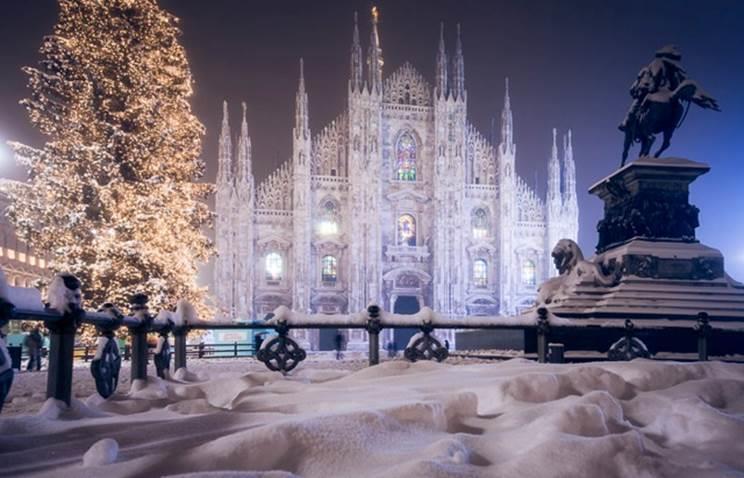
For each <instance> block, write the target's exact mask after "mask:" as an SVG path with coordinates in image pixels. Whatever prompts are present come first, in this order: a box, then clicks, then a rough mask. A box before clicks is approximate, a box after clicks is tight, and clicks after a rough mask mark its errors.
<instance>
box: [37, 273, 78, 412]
mask: <svg viewBox="0 0 744 478" xmlns="http://www.w3.org/2000/svg"><path fill="white" fill-rule="evenodd" d="M57 277H61V276H57ZM63 280H64V286H65V287H66V288H67V289H68V290H69V291H73V292H74V291H77V294H79V293H80V285H81V284H80V281H79V280H78V279H77V277H75V276H72V275H64V276H63ZM78 297H79V295H78ZM65 309H66V310H65V311H64V313H63V314H62V317H61V318H60V319H59V320H55V321H53V322H48V323H47V328H48V329H49V332H50V337H49V370H48V371H47V392H46V396H47V398H54V399H57V400H62V401H63V402H65V403H66V404H67V406H68V407H69V406H70V401H71V398H72V362H73V360H74V358H75V332H76V331H77V328H78V325H79V324H80V320H81V319H82V318H83V317H84V316H85V311H84V310H83V309H81V308H80V304H79V303H75V302H69V303H68V304H66V307H65Z"/></svg>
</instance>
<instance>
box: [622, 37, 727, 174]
mask: <svg viewBox="0 0 744 478" xmlns="http://www.w3.org/2000/svg"><path fill="white" fill-rule="evenodd" d="M681 59H682V55H681V54H680V53H679V51H678V50H677V48H676V47H675V46H665V47H663V48H661V49H660V50H658V51H657V52H656V54H655V55H654V59H653V60H652V61H651V63H649V64H648V66H646V67H644V68H642V69H641V71H640V72H639V73H638V77H637V78H636V80H635V81H634V82H633V85H632V86H631V87H630V96H632V97H633V103H631V105H630V109H629V110H628V114H627V116H626V117H625V120H623V122H622V123H621V124H620V126H619V128H620V131H622V132H623V133H625V145H624V148H623V159H622V162H621V163H620V167H622V166H624V165H625V160H626V159H627V158H628V150H629V149H630V145H631V144H632V143H633V142H638V143H641V151H640V154H639V157H640V156H648V155H649V154H650V151H651V146H652V144H653V143H654V140H655V139H656V135H657V134H659V133H661V134H663V137H664V142H663V143H662V145H661V147H660V148H659V150H658V151H656V153H655V154H654V156H655V157H657V158H658V157H659V156H660V155H661V153H662V152H664V151H665V150H666V149H667V148H668V147H669V144H670V141H671V139H672V134H673V133H674V130H675V129H677V128H679V127H680V126H681V125H682V122H683V121H684V120H685V117H686V116H687V111H688V110H689V108H690V104H691V103H695V104H696V105H698V106H699V107H701V108H705V109H712V110H714V111H721V110H720V108H719V107H718V102H717V101H716V100H715V99H714V98H712V97H711V96H709V95H708V94H707V93H706V92H705V91H704V90H703V89H702V88H701V87H700V86H698V84H697V83H696V82H695V81H693V80H691V79H689V78H688V77H687V72H686V71H685V70H684V69H683V68H682V65H681V64H680V60H681Z"/></svg>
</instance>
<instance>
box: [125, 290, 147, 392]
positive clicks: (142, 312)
mask: <svg viewBox="0 0 744 478" xmlns="http://www.w3.org/2000/svg"><path fill="white" fill-rule="evenodd" d="M147 300H148V297H147V295H146V294H142V293H138V294H134V295H133V296H132V298H131V299H130V300H129V303H130V304H132V305H131V310H132V315H133V316H134V318H135V319H137V320H138V321H139V323H138V324H137V325H135V326H131V327H129V336H130V337H131V339H132V382H134V381H135V380H146V379H147V330H148V329H149V328H150V324H151V323H152V316H151V315H150V313H149V309H148V307H147Z"/></svg>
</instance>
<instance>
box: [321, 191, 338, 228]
mask: <svg viewBox="0 0 744 478" xmlns="http://www.w3.org/2000/svg"><path fill="white" fill-rule="evenodd" d="M318 233H319V234H321V235H323V236H328V235H332V234H338V214H337V210H336V203H334V202H333V201H331V200H330V199H329V200H327V201H326V202H324V203H323V206H322V210H321V213H320V222H319V223H318Z"/></svg>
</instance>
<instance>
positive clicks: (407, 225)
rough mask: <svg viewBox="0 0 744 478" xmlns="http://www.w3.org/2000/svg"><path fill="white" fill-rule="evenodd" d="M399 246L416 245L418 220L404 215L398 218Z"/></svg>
mask: <svg viewBox="0 0 744 478" xmlns="http://www.w3.org/2000/svg"><path fill="white" fill-rule="evenodd" d="M398 244H400V245H405V246H415V245H416V219H414V217H413V216H411V215H410V214H403V215H402V216H400V217H399V218H398Z"/></svg>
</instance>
